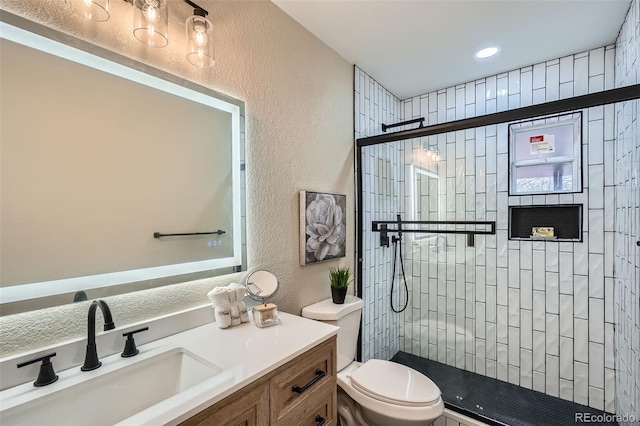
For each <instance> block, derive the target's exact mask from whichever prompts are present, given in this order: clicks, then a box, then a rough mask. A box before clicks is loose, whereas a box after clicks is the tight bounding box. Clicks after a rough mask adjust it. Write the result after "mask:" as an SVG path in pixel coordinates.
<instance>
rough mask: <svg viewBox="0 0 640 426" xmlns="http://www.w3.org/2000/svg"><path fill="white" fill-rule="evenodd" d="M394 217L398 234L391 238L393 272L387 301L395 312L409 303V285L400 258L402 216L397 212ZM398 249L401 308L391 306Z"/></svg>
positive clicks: (403, 308)
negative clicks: (402, 301) (402, 291)
mask: <svg viewBox="0 0 640 426" xmlns="http://www.w3.org/2000/svg"><path fill="white" fill-rule="evenodd" d="M396 218H397V221H398V236H393V237H392V238H391V241H392V242H393V272H392V275H391V294H390V295H389V301H390V303H391V310H392V311H393V312H395V313H400V312H403V311H404V310H405V309H407V305H408V304H409V287H408V286H407V276H406V275H405V273H404V261H403V260H402V216H401V215H399V214H398V215H397V216H396ZM398 247H400V249H398ZM398 251H399V252H400V268H401V270H402V278H403V281H404V294H405V298H404V305H403V306H402V308H398V309H396V308H395V307H394V306H393V287H394V284H395V278H396V256H397V255H398ZM398 297H399V296H398Z"/></svg>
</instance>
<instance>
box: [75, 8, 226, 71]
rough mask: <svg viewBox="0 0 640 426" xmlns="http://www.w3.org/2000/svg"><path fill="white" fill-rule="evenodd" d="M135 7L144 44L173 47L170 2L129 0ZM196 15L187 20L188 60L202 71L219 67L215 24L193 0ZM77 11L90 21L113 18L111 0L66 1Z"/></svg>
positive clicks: (136, 32)
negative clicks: (214, 30) (170, 40)
mask: <svg viewBox="0 0 640 426" xmlns="http://www.w3.org/2000/svg"><path fill="white" fill-rule="evenodd" d="M125 1H126V2H127V3H130V4H131V5H132V6H133V35H134V37H135V38H136V39H137V40H138V41H140V42H141V43H143V44H146V45H147V46H152V47H165V46H166V45H167V44H169V1H170V0H125ZM184 2H185V3H187V4H188V5H189V6H191V7H193V15H192V16H189V17H188V18H187V20H186V21H185V32H186V43H187V61H189V63H190V64H192V65H195V66H197V67H200V68H210V67H212V66H213V65H214V64H215V62H216V61H215V56H214V49H213V24H212V23H211V21H210V20H209V19H207V15H209V12H207V11H206V10H205V9H203V8H202V7H200V6H198V5H197V4H195V3H193V2H192V1H190V0H184ZM65 3H67V5H68V6H69V7H70V8H71V9H72V10H73V11H74V12H75V13H78V14H80V15H82V16H84V17H85V18H87V19H90V20H92V21H96V22H104V21H106V20H108V19H109V0H65Z"/></svg>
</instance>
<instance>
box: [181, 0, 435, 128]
mask: <svg viewBox="0 0 640 426" xmlns="http://www.w3.org/2000/svg"><path fill="white" fill-rule="evenodd" d="M185 1H187V0H185ZM415 123H420V125H419V126H418V129H421V128H422V127H423V125H424V117H420V118H414V119H413V120H407V121H401V122H399V123H395V124H384V123H382V124H381V125H380V126H382V131H383V132H386V131H387V129H391V128H393V127H400V126H406V125H408V124H415Z"/></svg>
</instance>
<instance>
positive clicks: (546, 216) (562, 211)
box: [509, 204, 582, 242]
mask: <svg viewBox="0 0 640 426" xmlns="http://www.w3.org/2000/svg"><path fill="white" fill-rule="evenodd" d="M534 228H553V237H534V236H533V234H534V232H533V229H534ZM509 239H510V240H543V241H559V242H566V241H569V242H582V205H581V204H567V205H555V206H548V205H541V206H511V207H509Z"/></svg>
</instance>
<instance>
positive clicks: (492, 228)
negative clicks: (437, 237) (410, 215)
mask: <svg viewBox="0 0 640 426" xmlns="http://www.w3.org/2000/svg"><path fill="white" fill-rule="evenodd" d="M394 224H395V225H397V226H398V227H397V228H396V229H392V228H389V227H388V225H394ZM403 225H458V226H459V225H462V226H485V227H487V226H488V227H489V229H484V230H478V229H474V230H472V231H470V230H468V229H407V228H405V227H403ZM371 231H373V232H383V233H388V232H398V233H399V234H402V233H419V234H465V235H466V236H467V245H468V246H470V247H473V246H474V245H475V236H476V235H495V233H496V223H495V222H494V221H491V222H478V221H458V220H435V221H434V220H376V221H372V222H371Z"/></svg>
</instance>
